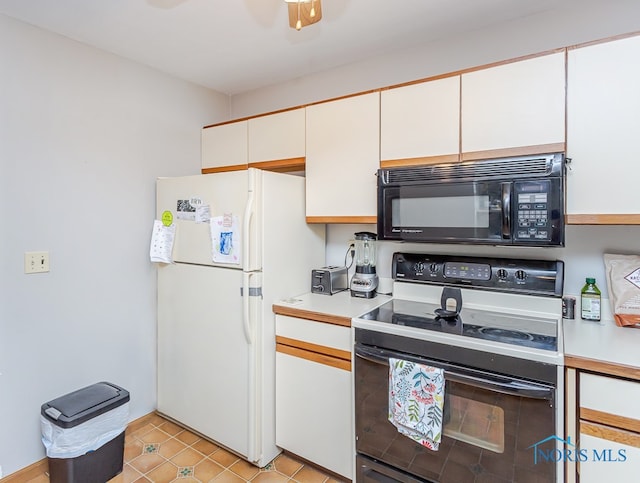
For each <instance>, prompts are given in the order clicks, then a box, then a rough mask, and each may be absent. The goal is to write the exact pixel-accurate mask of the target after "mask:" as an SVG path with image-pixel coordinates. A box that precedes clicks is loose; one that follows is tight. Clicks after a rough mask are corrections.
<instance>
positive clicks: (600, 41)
mask: <svg viewBox="0 0 640 483" xmlns="http://www.w3.org/2000/svg"><path fill="white" fill-rule="evenodd" d="M638 35H640V31H637V32H630V33H627V34H618V35H613V36H611V37H605V38H604V39H598V40H589V41H588V42H582V43H580V44H574V45H569V46H568V47H567V50H575V49H581V48H582V47H589V46H591V45H598V44H606V43H607V42H612V41H614V40H622V39H627V38H629V37H636V36H638Z"/></svg>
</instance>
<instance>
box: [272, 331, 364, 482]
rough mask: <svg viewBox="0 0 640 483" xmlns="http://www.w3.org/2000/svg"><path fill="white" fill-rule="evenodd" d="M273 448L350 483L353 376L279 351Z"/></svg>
mask: <svg viewBox="0 0 640 483" xmlns="http://www.w3.org/2000/svg"><path fill="white" fill-rule="evenodd" d="M318 323H321V322H318ZM276 444H277V445H278V446H280V447H281V448H283V449H285V450H289V451H291V452H292V453H295V454H297V455H299V456H302V457H303V458H305V459H307V460H309V461H311V462H313V463H316V464H318V465H320V466H323V467H324V468H327V469H329V470H331V471H333V472H335V473H338V474H340V475H342V476H344V477H345V478H349V479H351V478H352V472H353V458H354V450H353V426H352V421H351V372H349V371H347V370H344V369H338V368H336V367H332V366H330V365H326V364H322V363H319V362H314V361H311V360H308V359H304V358H301V357H297V356H293V355H290V354H283V353H281V352H277V353H276Z"/></svg>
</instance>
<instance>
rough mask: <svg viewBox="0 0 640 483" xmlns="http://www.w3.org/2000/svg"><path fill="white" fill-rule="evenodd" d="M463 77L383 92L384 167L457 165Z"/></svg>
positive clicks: (381, 104) (382, 162) (382, 146)
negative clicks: (433, 163) (443, 163)
mask: <svg viewBox="0 0 640 483" xmlns="http://www.w3.org/2000/svg"><path fill="white" fill-rule="evenodd" d="M459 150H460V76H454V77H447V78H445V79H438V80H434V81H429V82H422V83H420V84H413V85H409V86H405V87H398V88H396V89H389V90H386V91H382V93H381V94H380V160H381V161H380V162H381V165H382V166H383V167H391V166H400V165H409V164H424V163H429V162H455V161H458V152H459Z"/></svg>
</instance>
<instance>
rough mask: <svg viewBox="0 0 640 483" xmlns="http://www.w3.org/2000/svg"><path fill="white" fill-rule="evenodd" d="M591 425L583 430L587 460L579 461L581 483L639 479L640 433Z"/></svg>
mask: <svg viewBox="0 0 640 483" xmlns="http://www.w3.org/2000/svg"><path fill="white" fill-rule="evenodd" d="M581 426H582V425H581ZM587 428H588V429H586V432H585V431H583V430H581V431H580V450H581V451H583V455H584V459H585V460H584V461H581V462H580V463H578V472H579V475H580V483H592V482H593V483H602V482H603V481H610V482H625V481H637V479H638V474H640V435H639V434H637V433H628V432H626V431H622V430H618V429H613V428H606V427H604V426H602V427H601V426H599V425H591V424H589V425H588V426H587ZM588 433H592V434H588Z"/></svg>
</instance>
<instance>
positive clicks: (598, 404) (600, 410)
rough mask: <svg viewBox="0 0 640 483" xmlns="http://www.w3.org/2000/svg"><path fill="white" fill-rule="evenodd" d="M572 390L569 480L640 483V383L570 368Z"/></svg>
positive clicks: (569, 388)
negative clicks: (639, 403) (639, 405)
mask: <svg viewBox="0 0 640 483" xmlns="http://www.w3.org/2000/svg"><path fill="white" fill-rule="evenodd" d="M566 387H567V407H568V411H567V436H568V444H567V447H566V450H568V451H569V454H570V455H571V454H572V455H573V456H570V457H568V458H565V462H566V464H567V478H566V481H567V482H568V483H573V482H576V481H578V482H580V483H592V482H594V483H595V482H598V483H600V482H602V481H609V482H627V481H629V482H631V481H637V480H638V476H637V475H638V474H640V413H639V412H638V409H637V404H636V401H638V400H639V398H640V382H638V381H636V380H629V379H622V378H618V377H612V376H609V375H605V374H596V373H593V372H586V371H582V370H578V369H572V368H568V369H567V386H566Z"/></svg>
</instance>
